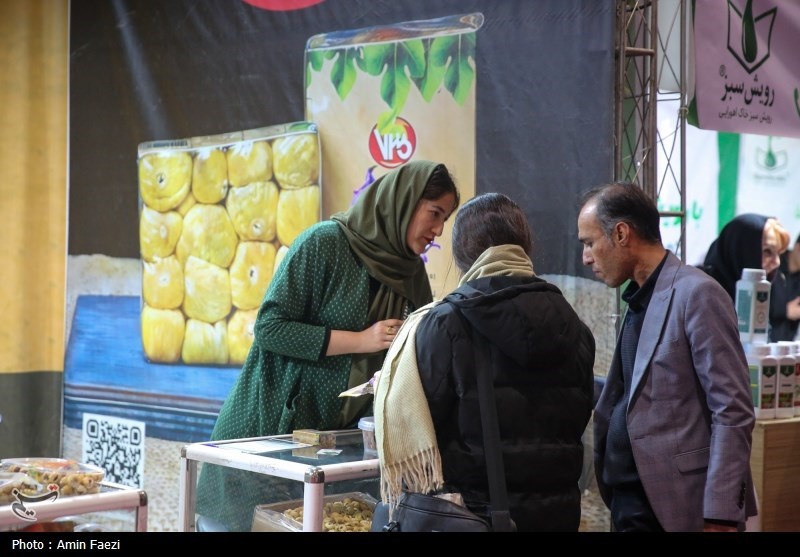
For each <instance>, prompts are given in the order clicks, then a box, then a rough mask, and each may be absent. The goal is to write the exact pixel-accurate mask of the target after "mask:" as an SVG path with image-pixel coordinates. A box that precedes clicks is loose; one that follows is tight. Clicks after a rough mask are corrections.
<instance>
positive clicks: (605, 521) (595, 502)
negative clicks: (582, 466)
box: [579, 480, 611, 532]
mask: <svg viewBox="0 0 800 557" xmlns="http://www.w3.org/2000/svg"><path fill="white" fill-rule="evenodd" d="M610 528H611V527H610V517H609V513H608V509H607V508H606V505H605V503H603V500H602V499H601V498H600V493H599V492H598V491H597V484H596V482H595V481H594V480H592V481H590V482H589V486H588V487H587V488H586V490H585V491H584V492H583V498H582V499H581V525H580V527H579V531H580V532H610V531H611V530H610Z"/></svg>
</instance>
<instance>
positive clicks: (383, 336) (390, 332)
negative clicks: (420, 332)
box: [362, 319, 403, 352]
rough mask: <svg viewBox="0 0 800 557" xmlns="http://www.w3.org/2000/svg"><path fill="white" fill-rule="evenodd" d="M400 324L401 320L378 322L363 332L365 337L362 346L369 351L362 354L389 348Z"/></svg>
mask: <svg viewBox="0 0 800 557" xmlns="http://www.w3.org/2000/svg"><path fill="white" fill-rule="evenodd" d="M402 324H403V321H402V320H401V319H385V320H383V321H378V322H377V323H375V324H374V325H373V326H372V327H370V328H369V329H366V330H365V331H363V333H362V334H364V335H365V336H366V339H365V341H364V344H365V346H368V347H369V348H370V349H369V350H364V352H379V351H380V350H386V349H387V348H389V345H391V344H392V341H393V340H394V337H395V336H397V331H399V330H400V325H402Z"/></svg>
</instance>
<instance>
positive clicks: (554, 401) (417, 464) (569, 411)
mask: <svg viewBox="0 0 800 557" xmlns="http://www.w3.org/2000/svg"><path fill="white" fill-rule="evenodd" d="M452 244H453V255H454V259H455V262H456V266H457V267H458V269H459V271H460V273H461V274H462V276H461V280H460V282H459V286H458V288H456V289H455V290H454V291H453V292H452V293H450V294H449V295H448V296H447V297H446V298H445V299H444V300H443V301H442V302H441V303H438V304H436V303H434V304H431V305H429V306H426V308H423V310H420V311H419V312H415V314H412V315H411V316H409V318H408V319H407V320H406V323H404V324H403V327H404V328H406V327H408V330H405V331H404V330H401V332H400V333H398V340H397V341H395V345H393V346H392V347H391V348H390V349H389V355H388V356H387V359H386V361H385V362H384V366H383V368H382V369H381V372H380V378H379V380H378V385H377V387H376V393H375V428H376V440H377V442H378V447H379V449H378V453H379V457H380V460H381V482H382V490H381V491H382V495H384V494H387V496H386V497H385V498H384V501H385V502H388V503H390V504H391V501H392V499H395V498H396V497H397V496H398V495H399V493H400V490H401V488H405V489H409V488H410V490H411V491H417V492H423V493H426V492H435V491H437V488H439V489H441V488H442V483H443V484H444V486H443V487H444V491H446V492H448V493H450V494H453V493H457V494H460V495H461V497H463V501H464V502H465V503H466V506H467V507H468V508H469V509H470V510H472V511H473V512H474V513H476V514H479V515H481V516H484V517H485V516H487V512H488V510H489V502H490V496H489V488H488V478H487V471H486V462H485V456H484V448H483V436H482V430H481V418H480V415H481V410H480V406H479V402H478V396H477V377H478V376H477V374H478V372H479V370H478V369H476V366H478V365H480V364H479V362H481V360H484V361H485V365H484V366H481V368H480V370H485V371H488V372H490V373H492V374H493V379H494V390H495V397H496V400H497V413H498V422H499V426H500V437H501V445H502V451H503V461H504V462H503V464H504V469H505V475H506V483H507V489H508V501H509V511H510V515H511V519H512V520H513V521H514V523H515V524H516V526H517V530H518V531H562V532H563V531H572V532H577V531H578V528H579V526H580V517H581V491H580V488H579V479H580V476H581V473H582V469H583V450H584V448H583V440H582V435H583V433H584V430H585V429H586V426H587V424H588V422H589V418H590V417H591V412H592V395H593V381H594V373H593V367H594V358H595V342H594V337H593V336H592V333H591V331H590V329H589V328H588V327H587V326H586V325H585V324H584V323H583V321H581V319H580V317H579V316H578V314H577V313H576V312H575V310H574V309H573V308H572V306H570V304H569V303H568V302H567V300H566V299H565V297H564V295H563V294H562V293H561V291H560V290H559V289H558V288H557V287H556V286H555V285H553V284H550V283H548V282H547V281H545V280H543V279H541V278H539V277H537V276H536V275H535V273H534V270H533V263H532V262H531V259H530V257H529V255H528V254H529V253H530V252H531V250H532V246H531V234H530V228H529V225H528V222H527V219H526V217H525V214H524V213H523V212H522V210H521V209H520V207H519V206H518V205H517V204H516V203H514V201H512V200H511V199H510V198H508V197H507V196H505V195H503V194H499V193H486V194H482V195H479V196H477V197H475V198H473V199H472V200H470V201H469V202H467V203H466V204H465V205H464V206H463V207H462V208H461V209H460V210H459V211H458V214H457V215H456V220H455V223H454V226H453V235H452ZM431 306H432V307H431ZM423 311H427V313H425V314H424V315H422V316H421V317H420V316H419V314H420V313H422V312H423ZM414 327H415V332H414ZM481 337H482V338H481ZM406 339H407V340H406ZM473 339H475V340H474V342H473ZM483 340H485V341H486V342H483ZM479 341H480V342H479ZM401 343H402V344H401ZM398 348H399V350H398ZM479 350H480V352H478V351H479ZM395 354H399V356H397V358H393V356H394V355H395ZM409 354H410V355H412V358H410V359H411V360H414V363H415V364H416V365H415V366H414V369H413V375H416V376H417V384H419V382H421V388H419V389H415V390H418V391H419V394H418V395H414V396H412V394H411V393H410V390H409V389H404V388H402V387H403V386H405V385H407V384H408V379H407V378H408V376H409V375H410V374H409V373H408V371H407V370H408V369H409V367H410V366H409V365H407V364H405V363H404V362H407V360H408V359H409V358H407V356H408V355H409ZM393 362H400V365H396V364H394V363H393ZM412 378H413V376H412ZM395 385H396V388H392V387H393V386H395ZM417 401H419V402H421V403H420V404H415V402H417ZM426 401H427V404H426ZM425 409H427V410H429V413H430V420H427V419H423V418H422V417H421V416H420V414H421V413H422V412H424V410H425ZM398 418H399V419H398ZM431 422H432V426H433V427H432V428H431V427H430V424H431ZM401 423H407V424H413V427H400V426H399V424H401ZM410 446H413V447H415V449H414V450H413V451H409V450H406V447H410ZM419 447H421V449H417V448H419ZM420 478H424V480H425V481H422V482H420V481H419V479H420ZM442 479H443V481H442ZM384 488H385V489H384Z"/></svg>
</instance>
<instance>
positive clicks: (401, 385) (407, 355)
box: [375, 245, 534, 510]
mask: <svg viewBox="0 0 800 557" xmlns="http://www.w3.org/2000/svg"><path fill="white" fill-rule="evenodd" d="M489 276H529V277H530V276H534V273H533V264H532V263H531V260H530V259H529V258H528V255H527V254H526V253H525V250H523V249H522V248H521V247H520V246H516V245H501V246H495V247H492V248H489V249H487V250H486V251H485V252H483V253H482V254H481V256H480V257H479V258H478V259H477V260H476V261H475V263H474V264H473V265H472V267H470V269H469V270H468V271H467V272H466V273H465V274H464V276H463V277H462V278H461V281H460V283H459V284H464V283H465V282H467V281H469V280H474V279H477V278H481V277H489ZM437 303H439V302H432V303H430V304H428V305H426V306H423V307H421V308H420V309H418V310H417V311H415V312H414V313H412V314H411V315H409V316H408V318H407V319H406V320H405V322H404V323H403V326H402V327H400V330H399V331H398V332H397V337H396V338H395V340H394V342H393V343H392V345H391V346H390V347H389V351H388V353H387V354H386V359H385V360H384V362H383V367H382V368H381V373H380V377H379V379H378V383H377V386H376V388H375V437H376V441H377V444H378V458H379V460H380V466H381V499H382V500H383V501H384V502H386V503H388V504H389V508H390V510H392V509H393V508H394V506H395V504H396V503H397V500H398V498H399V497H400V495H401V493H402V492H403V489H406V490H408V491H412V492H416V493H428V492H430V491H434V490H436V489H440V488H441V487H442V486H443V485H444V477H443V475H442V459H441V455H440V454H439V447H438V446H437V444H436V432H435V431H434V429H433V420H432V419H431V413H430V409H429V408H428V401H427V399H426V398H425V392H424V391H423V389H422V382H421V381H420V378H419V370H418V369H417V348H416V330H417V325H418V324H419V322H420V321H421V320H422V317H423V316H424V315H425V314H427V313H428V311H429V310H430V309H431V308H432V307H433V306H435V305H436V304H437Z"/></svg>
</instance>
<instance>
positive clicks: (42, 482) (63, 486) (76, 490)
mask: <svg viewBox="0 0 800 557" xmlns="http://www.w3.org/2000/svg"><path fill="white" fill-rule="evenodd" d="M0 472H5V473H12V474H21V475H23V477H26V478H28V480H31V481H32V482H31V483H30V484H29V486H30V487H31V488H33V485H35V486H36V487H35V491H34V493H27V494H28V495H37V494H39V493H45V492H46V491H47V486H48V485H50V484H55V485H57V486H58V491H59V495H60V496H63V497H67V496H71V495H84V494H88V493H99V492H100V482H102V481H103V477H104V476H105V472H104V471H103V469H102V468H98V467H97V466H92V465H90V464H82V463H80V462H78V461H76V460H70V459H64V458H7V459H4V460H2V461H0Z"/></svg>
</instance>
